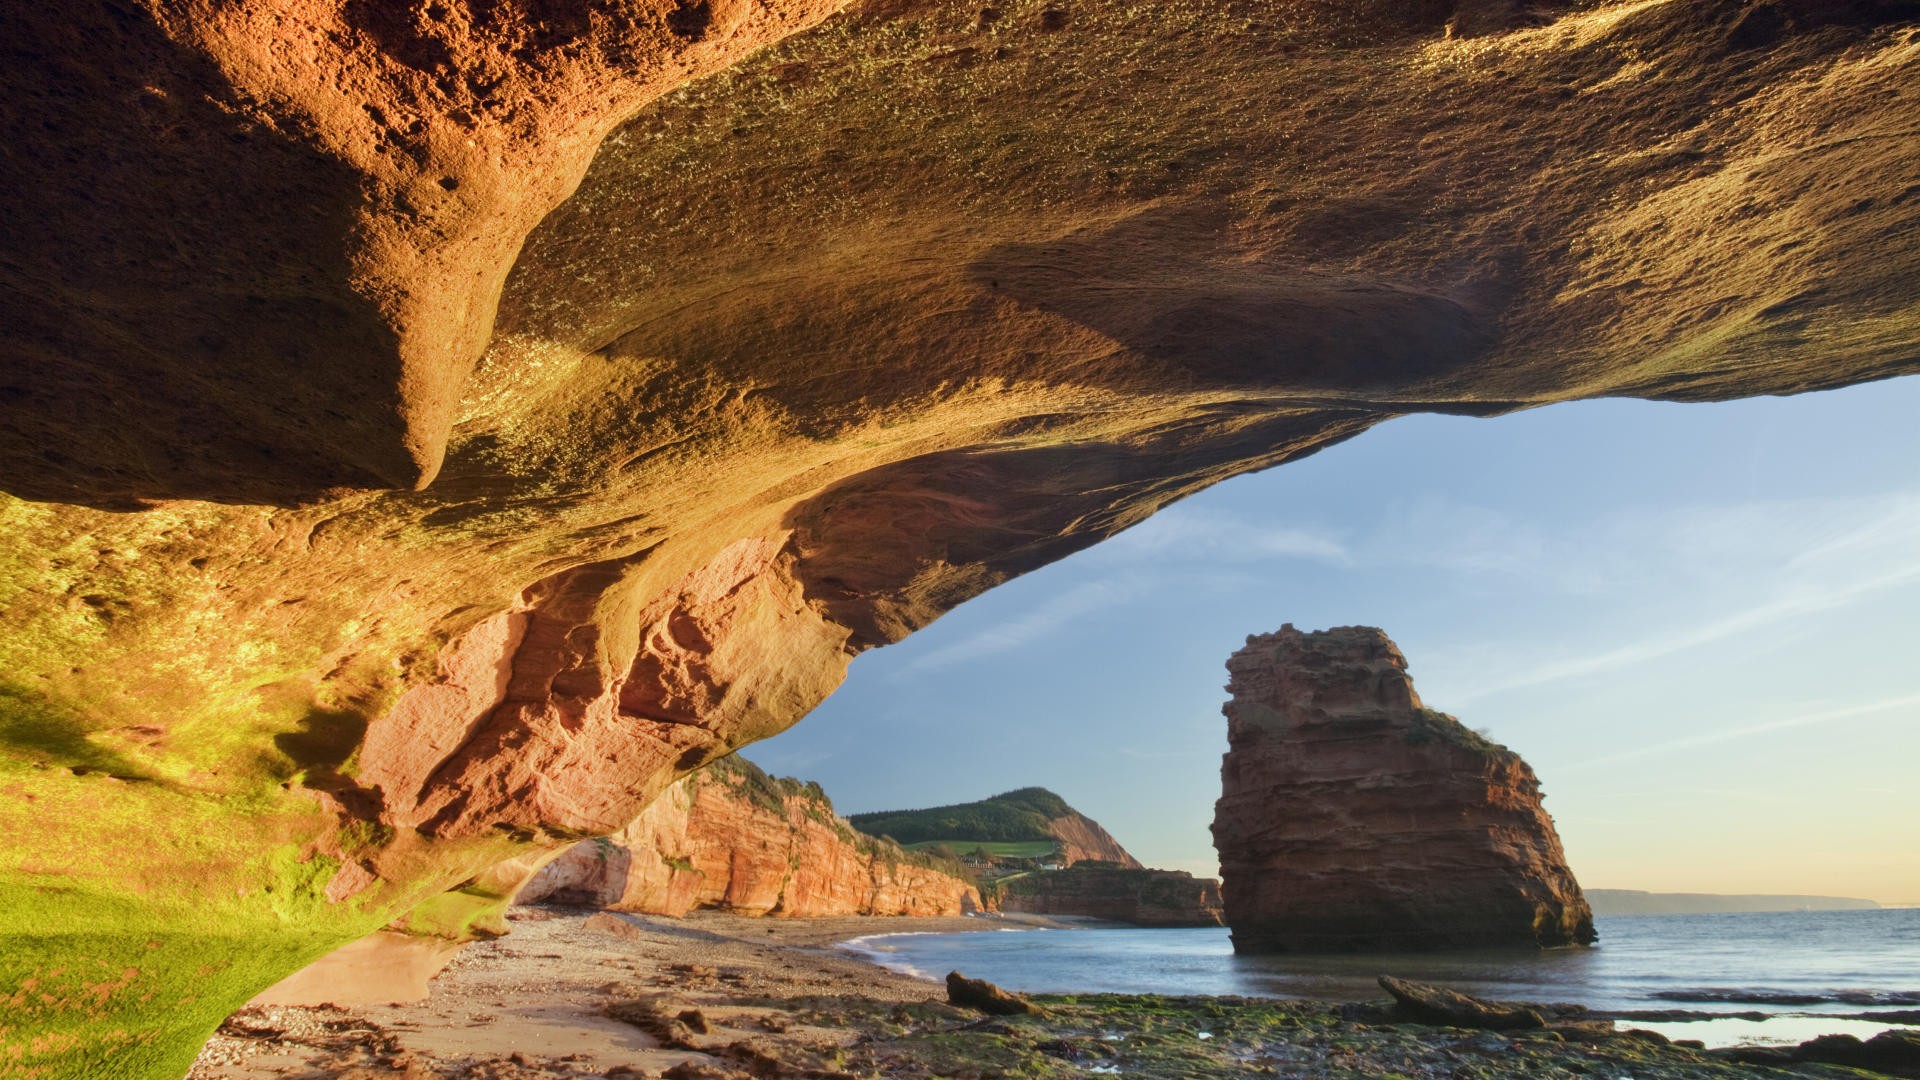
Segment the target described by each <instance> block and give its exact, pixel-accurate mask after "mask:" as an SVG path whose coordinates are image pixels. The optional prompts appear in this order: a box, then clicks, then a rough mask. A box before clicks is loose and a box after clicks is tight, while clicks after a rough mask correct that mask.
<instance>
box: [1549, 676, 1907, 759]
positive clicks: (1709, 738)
mask: <svg viewBox="0 0 1920 1080" xmlns="http://www.w3.org/2000/svg"><path fill="white" fill-rule="evenodd" d="M1903 709H1911V710H1915V711H1920V694H1907V695H1904V696H1902V697H1895V698H1887V699H1884V700H1881V701H1870V702H1867V703H1865V704H1862V705H1849V706H1847V707H1845V708H1840V709H1827V710H1824V711H1821V712H1812V713H1802V714H1800V715H1798V716H1789V717H1786V718H1784V719H1780V720H1768V721H1765V722H1763V723H1759V724H1745V725H1742V726H1740V727H1735V728H1721V729H1720V730H1718V731H1707V732H1702V733H1700V734H1698V735H1688V736H1686V737H1685V738H1680V739H1669V740H1667V741H1665V742H1660V743H1652V744H1649V745H1647V746H1637V747H1634V748H1633V749H1631V750H1623V751H1621V752H1620V753H1618V754H1608V755H1605V756H1603V757H1597V758H1584V759H1582V760H1580V761H1575V762H1568V763H1565V764H1561V765H1556V766H1553V769H1552V771H1553V772H1554V773H1555V774H1563V773H1570V772H1578V771H1580V770H1582V769H1598V768H1604V767H1606V766H1610V765H1618V764H1620V763H1621V762H1623V761H1637V760H1639V759H1640V758H1648V757H1662V756H1665V755H1668V754H1672V753H1675V752H1676V751H1681V750H1694V749H1698V748H1699V747H1702V746H1713V745H1715V744H1718V743H1727V742H1736V741H1738V740H1741V739H1748V738H1752V737H1753V736H1755V735H1765V734H1767V733H1769V732H1774V731H1784V730H1786V729H1788V728H1798V727H1810V726H1812V725H1815V724H1831V723H1834V722H1837V721H1841V720H1853V719H1857V718H1859V717H1862V716H1878V715H1879V714H1881V713H1888V712H1898V711H1900V710H1903Z"/></svg>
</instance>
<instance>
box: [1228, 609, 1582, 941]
mask: <svg viewBox="0 0 1920 1080" xmlns="http://www.w3.org/2000/svg"><path fill="white" fill-rule="evenodd" d="M1227 671H1228V672H1229V673H1230V674H1231V676H1232V677H1231V680H1230V681H1229V682H1228V684H1227V690H1228V692H1229V693H1231V694H1232V695H1233V698H1232V700H1230V701H1229V702H1228V703H1227V705H1226V709H1225V712H1226V714H1227V742H1228V747H1229V748H1228V750H1227V755H1226V757H1225V759H1224V760H1223V761H1222V762H1221V766H1220V782H1221V794H1220V802H1219V804H1218V805H1217V806H1216V807H1215V810H1214V818H1213V843H1214V847H1215V848H1216V849H1218V851H1219V853H1220V876H1221V886H1222V892H1223V894H1224V897H1225V901H1226V916H1227V924H1228V925H1229V926H1231V927H1232V928H1233V947H1234V951H1236V952H1242V953H1272V952H1345V951H1355V950H1377V951H1394V950H1413V949H1446V948H1476V947H1497V946H1516V945H1518V946H1535V947H1553V946H1561V945H1590V944H1592V943H1593V941H1594V930H1593V912H1592V911H1591V910H1589V909H1588V907H1587V901H1586V898H1585V897H1583V896H1582V895H1581V894H1580V885H1579V883H1578V882H1576V881H1575V880H1574V877H1573V872H1572V871H1571V870H1569V869H1568V868H1567V859H1566V855H1565V854H1563V853H1562V852H1561V850H1560V838H1559V836H1558V835H1557V834H1556V833H1555V832H1554V829H1553V819H1552V818H1551V817H1549V816H1548V815H1547V812H1546V810H1545V809H1544V808H1542V806H1541V805H1540V782H1539V781H1538V780H1537V779H1536V778H1535V777H1534V775H1533V770H1532V769H1530V768H1528V767H1527V763H1526V762H1524V761H1522V760H1520V755H1518V754H1516V753H1514V752H1513V751H1511V750H1508V749H1507V748H1506V747H1504V746H1500V745H1498V744H1496V743H1493V742H1490V741H1488V740H1487V739H1486V738H1484V737H1483V736H1481V735H1478V734H1476V733H1475V732H1473V731H1470V730H1469V729H1467V728H1466V727H1464V726H1463V725H1461V724H1460V722H1459V721H1457V720H1455V719H1453V718H1452V717H1450V716H1447V715H1446V714H1444V713H1440V712H1436V711H1434V710H1432V709H1428V708H1426V707H1425V706H1423V705H1422V704H1421V703H1420V695H1418V694H1416V693H1415V692H1414V689H1413V680H1412V679H1411V678H1409V677H1408V676H1407V661H1406V659H1405V658H1404V657H1402V656H1401V655H1400V650H1399V649H1398V648H1396V647H1395V646H1394V644H1393V642H1391V641H1389V640H1388V639H1387V635H1385V634H1383V633H1381V632H1380V631H1379V630H1375V629H1373V628H1372V627H1365V626H1342V627H1336V628H1334V629H1332V630H1322V631H1318V632H1315V633H1302V632H1301V631H1299V630H1295V629H1294V628H1293V627H1292V626H1284V627H1282V628H1281V629H1280V630H1279V631H1278V632H1276V633H1272V634H1261V635H1258V636H1255V637H1250V638H1248V639H1247V644H1246V647H1245V648H1243V649H1241V650H1240V651H1239V652H1236V653H1234V654H1233V656H1232V658H1231V659H1229V660H1228V661H1227Z"/></svg>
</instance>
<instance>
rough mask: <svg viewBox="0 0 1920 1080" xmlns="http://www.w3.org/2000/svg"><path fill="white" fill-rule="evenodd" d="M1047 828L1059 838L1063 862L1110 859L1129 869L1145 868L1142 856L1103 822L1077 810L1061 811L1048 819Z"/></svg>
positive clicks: (1108, 860) (1073, 863)
mask: <svg viewBox="0 0 1920 1080" xmlns="http://www.w3.org/2000/svg"><path fill="white" fill-rule="evenodd" d="M1047 831H1048V832H1050V833H1052V834H1053V838H1054V839H1055V840H1058V841H1060V852H1059V858H1060V862H1061V865H1063V866H1075V865H1078V864H1080V863H1084V862H1107V863H1114V864H1116V865H1118V866H1121V867H1125V868H1127V869H1130V870H1139V869H1142V867H1141V865H1140V860H1139V859H1136V858H1134V857H1133V854H1132V853H1131V852H1129V851H1128V850H1127V849H1126V848H1123V847H1121V846H1120V841H1118V840H1115V839H1114V838H1113V834H1111V833H1109V832H1107V830H1105V829H1103V828H1101V827H1100V823H1099V822H1097V821H1095V820H1093V819H1092V818H1090V817H1088V816H1087V815H1085V814H1083V813H1081V812H1080V811H1078V810H1073V811H1070V812H1068V813H1066V814H1062V815H1061V816H1059V817H1057V818H1053V819H1052V820H1050V821H1048V822H1047Z"/></svg>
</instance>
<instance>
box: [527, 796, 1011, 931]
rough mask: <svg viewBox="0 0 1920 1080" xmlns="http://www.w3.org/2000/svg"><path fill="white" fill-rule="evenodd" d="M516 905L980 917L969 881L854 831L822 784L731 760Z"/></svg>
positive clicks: (557, 863)
mask: <svg viewBox="0 0 1920 1080" xmlns="http://www.w3.org/2000/svg"><path fill="white" fill-rule="evenodd" d="M952 869H953V870H956V871H957V870H958V867H954V868H952ZM516 900H517V902H518V903H523V904H527V903H539V902H547V903H564V904H580V905H587V906H592V907H603V908H613V909H616V910H619V911H632V912H638V913H642V914H649V915H672V916H675V917H678V916H682V915H685V914H687V913H688V912H690V911H694V910H696V909H718V910H721V911H727V912H732V913H734V914H739V915H756V916H759V915H766V916H776V917H783V918H785V917H805V916H817V915H963V914H968V913H970V912H977V911H980V910H982V904H981V900H980V893H979V891H978V890H977V889H975V887H974V886H973V884H972V883H971V882H968V881H967V880H965V879H964V878H961V877H959V876H957V875H956V874H955V873H953V872H949V871H947V870H943V869H941V868H940V866H939V865H938V864H937V862H936V861H935V860H933V859H930V858H928V857H926V856H917V855H914V854H912V853H910V852H906V851H903V850H901V849H900V848H899V846H897V845H895V844H891V843H888V842H886V841H882V840H877V839H875V838H873V837H870V836H866V835H864V834H862V833H859V832H856V831H854V829H853V828H852V827H851V826H849V825H848V824H847V823H846V821H844V820H843V819H841V818H840V817H839V816H838V815H836V814H835V813H834V812H833V804H832V803H831V802H829V801H828V800H827V797H826V795H825V794H824V793H822V792H821V791H820V788H819V786H818V785H808V784H801V783H799V782H797V781H791V780H778V779H772V778H769V777H768V776H766V775H765V774H764V773H762V772H760V771H759V770H758V769H757V768H755V767H754V766H752V765H751V764H747V763H745V762H740V761H738V760H737V759H733V758H723V759H721V760H720V761H718V762H715V763H714V764H713V765H709V766H708V767H707V768H706V769H704V770H702V771H701V772H698V773H695V774H694V775H692V776H689V777H687V778H686V779H684V780H682V781H680V782H679V783H677V784H675V785H674V786H672V787H670V788H668V789H667V791H666V793H665V794H664V795H662V796H661V797H660V798H659V799H657V800H655V801H654V803H653V805H652V806H649V807H648V808H647V809H646V810H645V811H644V812H643V813H641V815H640V816H639V817H638V818H635V819H634V821H633V822H632V823H631V824H629V825H628V826H627V827H626V828H624V829H621V830H620V831H619V832H616V833H614V834H613V835H612V836H609V837H606V838H604V839H599V840H587V841H583V842H582V843H579V844H576V845H574V846H573V847H571V848H568V849H567V850H566V851H564V852H562V853H561V854H560V855H559V856H558V857H557V858H555V859H554V860H553V861H552V862H550V863H548V864H547V865H546V866H545V867H543V868H542V869H541V870H540V872H539V873H537V874H535V875H534V876H533V878H532V879H531V880H529V881H528V882H527V884H526V886H525V887H524V888H523V889H521V891H520V894H519V896H518V897H517V898H516Z"/></svg>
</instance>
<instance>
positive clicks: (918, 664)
mask: <svg viewBox="0 0 1920 1080" xmlns="http://www.w3.org/2000/svg"><path fill="white" fill-rule="evenodd" d="M1139 591H1140V584H1139V583H1138V582H1135V581H1132V580H1130V579H1118V580H1107V581H1093V582H1088V583H1086V584H1084V585H1078V586H1075V587H1074V588H1071V589H1068V590H1067V591H1066V592H1063V593H1061V594H1059V595H1058V596H1055V597H1053V598H1051V599H1050V600H1048V601H1047V602H1046V603H1045V604H1043V605H1041V606H1040V607H1038V608H1035V609H1034V610H1033V611H1031V612H1028V613H1027V614H1025V615H1022V616H1021V617H1020V618H1018V619H1014V620H1012V621H1010V622H1006V623H1002V624H1000V625H998V626H996V627H994V628H993V629H991V630H986V631H983V632H981V633H978V634H974V635H973V636H971V637H966V638H962V639H960V640H959V641H956V642H954V643H953V644H951V645H944V646H941V647H940V648H937V649H934V650H933V651H931V652H928V653H925V654H923V655H921V656H918V657H915V658H914V659H913V661H912V662H910V663H908V664H906V665H905V666H903V667H901V668H900V669H899V670H898V671H897V672H895V673H894V675H893V676H892V677H893V678H894V679H896V680H899V679H910V678H913V677H915V676H919V675H925V674H927V673H928V672H931V671H940V670H943V669H945V668H950V667H953V666H955V665H956V664H964V663H967V662H969V661H973V660H978V659H980V658H982V657H986V656H993V655H995V654H997V653H1004V652H1011V651H1013V650H1015V649H1018V648H1021V647H1023V646H1026V645H1029V644H1032V643H1033V642H1036V641H1039V640H1041V639H1042V638H1045V637H1048V636H1050V635H1052V634H1056V633H1058V632H1060V630H1062V629H1063V628H1065V627H1066V626H1067V625H1068V624H1069V623H1072V622H1074V621H1075V620H1077V619H1081V618H1084V617H1086V616H1088V615H1091V614H1093V613H1094V612H1096V611H1099V610H1101V609H1102V608H1107V607H1112V606H1113V605H1115V604H1119V603H1123V602H1125V601H1126V600H1128V599H1130V598H1131V597H1133V596H1135V595H1137V594H1138V593H1139Z"/></svg>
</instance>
